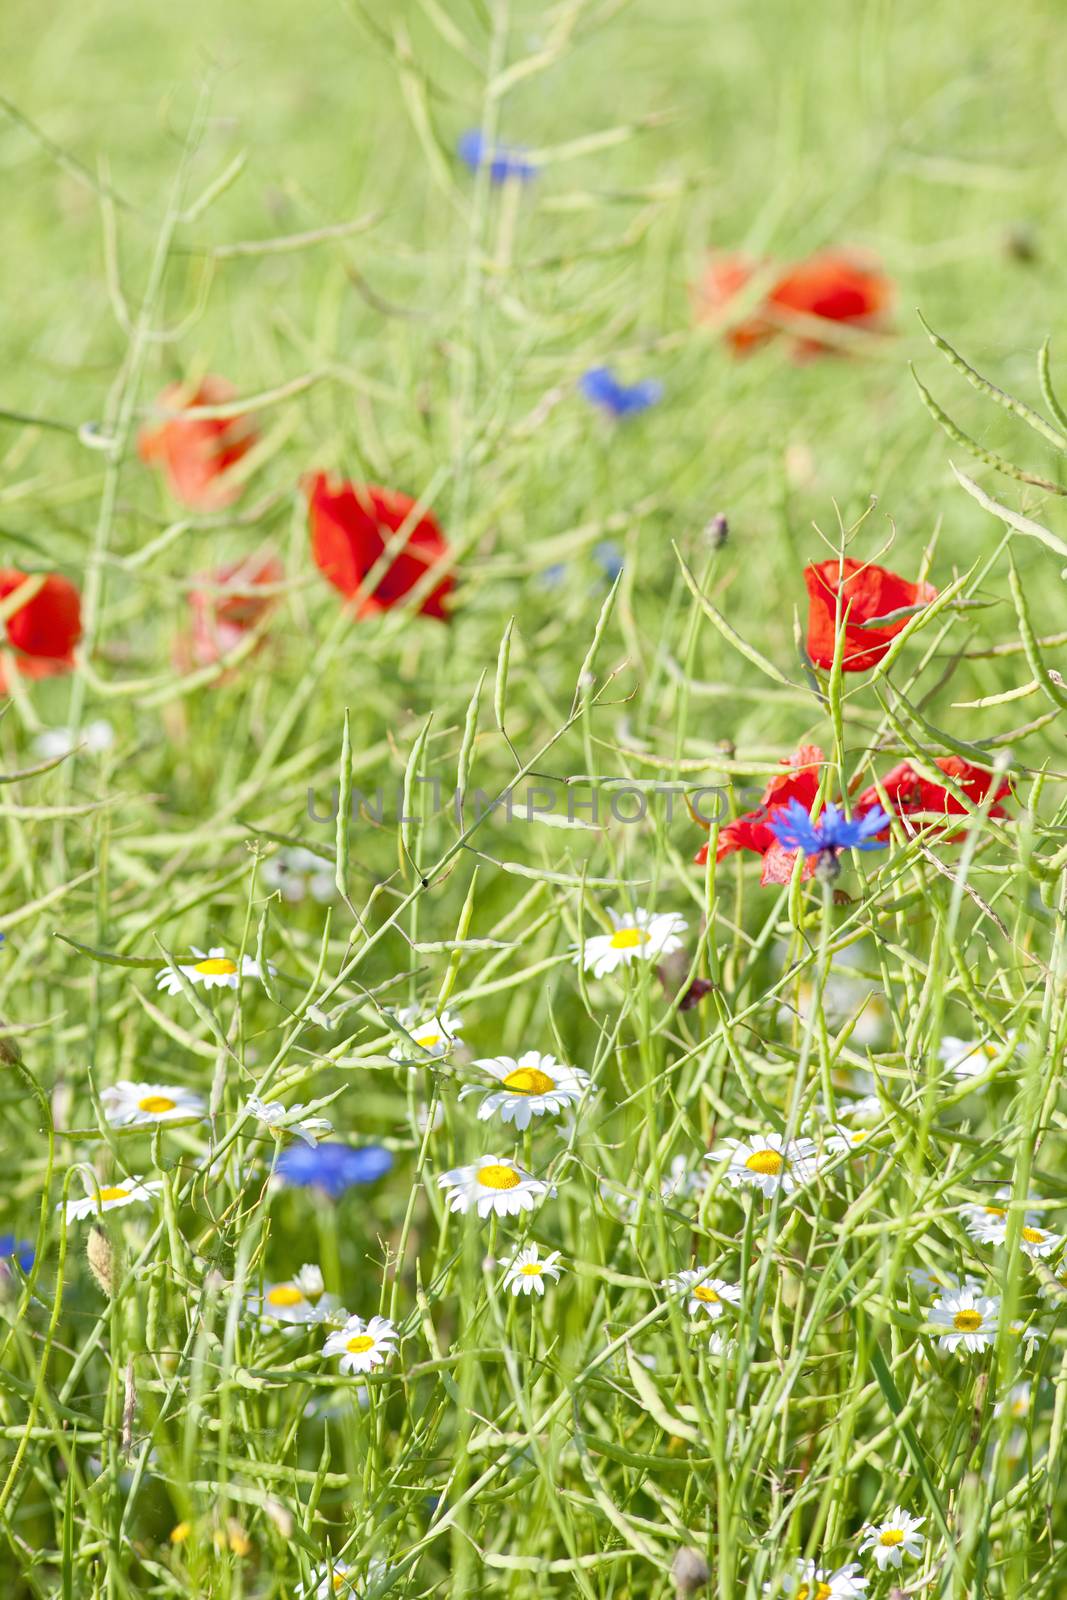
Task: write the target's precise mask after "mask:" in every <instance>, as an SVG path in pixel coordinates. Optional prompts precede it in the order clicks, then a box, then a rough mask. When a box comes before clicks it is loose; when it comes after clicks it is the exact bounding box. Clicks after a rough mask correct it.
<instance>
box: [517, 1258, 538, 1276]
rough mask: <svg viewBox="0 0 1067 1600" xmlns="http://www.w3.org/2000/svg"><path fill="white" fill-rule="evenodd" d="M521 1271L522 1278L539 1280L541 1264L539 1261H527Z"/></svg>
mask: <svg viewBox="0 0 1067 1600" xmlns="http://www.w3.org/2000/svg"><path fill="white" fill-rule="evenodd" d="M521 1270H522V1275H523V1277H524V1278H539V1277H540V1276H541V1263H540V1262H539V1261H527V1263H526V1265H525V1266H524V1267H523V1268H522V1269H521Z"/></svg>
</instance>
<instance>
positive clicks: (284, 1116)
mask: <svg viewBox="0 0 1067 1600" xmlns="http://www.w3.org/2000/svg"><path fill="white" fill-rule="evenodd" d="M248 1110H249V1111H251V1113H252V1115H253V1116H254V1117H255V1118H256V1120H257V1121H258V1122H262V1123H265V1124H266V1126H267V1127H268V1128H269V1129H270V1130H271V1132H272V1133H294V1134H295V1135H296V1137H297V1138H298V1139H302V1140H303V1141H304V1143H305V1144H307V1145H316V1144H318V1142H319V1140H320V1139H321V1138H322V1136H323V1134H326V1133H332V1132H333V1123H332V1122H330V1121H329V1120H328V1119H327V1118H326V1117H304V1116H301V1112H302V1111H306V1110H307V1107H306V1106H305V1105H303V1104H297V1105H295V1106H290V1107H289V1108H288V1110H286V1108H285V1106H283V1105H282V1103H281V1101H280V1100H261V1099H260V1098H259V1096H258V1095H255V1094H252V1095H249V1097H248Z"/></svg>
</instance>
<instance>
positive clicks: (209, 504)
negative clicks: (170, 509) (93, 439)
mask: <svg viewBox="0 0 1067 1600" xmlns="http://www.w3.org/2000/svg"><path fill="white" fill-rule="evenodd" d="M236 393H237V391H236V389H235V388H234V387H233V385H232V384H231V383H227V381H226V379H225V378H214V377H211V376H210V375H209V376H208V377H206V378H204V379H203V380H202V382H201V383H200V384H199V386H198V387H197V388H196V389H194V390H192V391H190V390H189V388H188V387H187V386H186V385H185V384H181V383H173V384H171V385H170V387H169V388H168V389H164V390H163V393H162V394H161V395H160V396H159V399H158V400H157V401H156V405H157V406H158V407H159V408H160V410H163V411H177V412H180V411H185V410H187V409H189V408H190V407H192V406H219V405H225V404H226V402H227V401H229V400H232V399H233V398H234V396H235V395H236ZM256 437H257V435H256V430H255V428H254V426H253V424H252V421H251V419H250V418H249V417H181V416H175V417H171V418H170V419H169V420H168V421H166V422H163V423H161V424H160V426H159V427H158V428H144V429H142V431H141V435H140V438H139V439H138V441H137V449H138V453H139V455H140V457H141V460H142V461H145V462H148V463H149V464H158V466H159V467H160V468H161V470H162V471H163V473H164V475H165V477H166V479H167V484H168V487H169V488H170V492H171V494H172V495H173V496H174V498H175V500H180V501H181V502H182V503H183V504H184V505H187V506H193V507H194V508H195V509H196V510H198V511H217V510H218V509H219V508H220V507H222V506H228V505H229V504H230V503H231V501H233V500H236V499H237V496H238V495H239V494H240V492H241V487H242V486H241V485H240V484H236V483H234V482H233V480H232V478H230V477H229V472H230V469H231V467H234V466H236V464H237V462H238V461H240V460H241V459H242V457H244V456H246V455H247V454H248V452H249V450H251V448H252V446H253V445H254V444H255V442H256Z"/></svg>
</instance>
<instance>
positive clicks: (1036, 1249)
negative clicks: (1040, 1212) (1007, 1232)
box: [1019, 1222, 1063, 1261]
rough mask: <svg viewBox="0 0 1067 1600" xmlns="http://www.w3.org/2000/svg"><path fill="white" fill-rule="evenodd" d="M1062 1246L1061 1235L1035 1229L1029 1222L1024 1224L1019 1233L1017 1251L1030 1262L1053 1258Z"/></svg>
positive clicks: (1043, 1229) (1042, 1229)
mask: <svg viewBox="0 0 1067 1600" xmlns="http://www.w3.org/2000/svg"><path fill="white" fill-rule="evenodd" d="M1062 1244H1063V1234H1062V1233H1049V1232H1048V1231H1047V1229H1045V1228H1038V1227H1035V1226H1034V1224H1033V1223H1031V1222H1024V1223H1023V1226H1022V1229H1021V1230H1020V1233H1019V1249H1020V1250H1021V1251H1022V1252H1023V1254H1024V1255H1028V1256H1029V1257H1030V1260H1031V1261H1040V1260H1042V1259H1043V1258H1044V1257H1045V1256H1054V1255H1055V1254H1056V1253H1057V1251H1058V1250H1059V1248H1060V1246H1061V1245H1062Z"/></svg>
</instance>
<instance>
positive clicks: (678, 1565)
mask: <svg viewBox="0 0 1067 1600" xmlns="http://www.w3.org/2000/svg"><path fill="white" fill-rule="evenodd" d="M671 1577H672V1578H673V1579H674V1587H675V1589H677V1591H678V1594H679V1596H680V1597H684V1596H686V1595H690V1594H696V1592H697V1590H698V1589H703V1588H704V1586H705V1584H706V1583H707V1581H708V1579H709V1578H710V1577H711V1569H710V1567H709V1566H708V1564H707V1562H706V1561H705V1560H704V1557H703V1556H702V1555H701V1553H700V1551H699V1550H694V1549H693V1546H692V1545H682V1547H681V1549H680V1550H678V1551H677V1552H676V1554H675V1557H674V1560H673V1562H672V1563H671Z"/></svg>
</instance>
